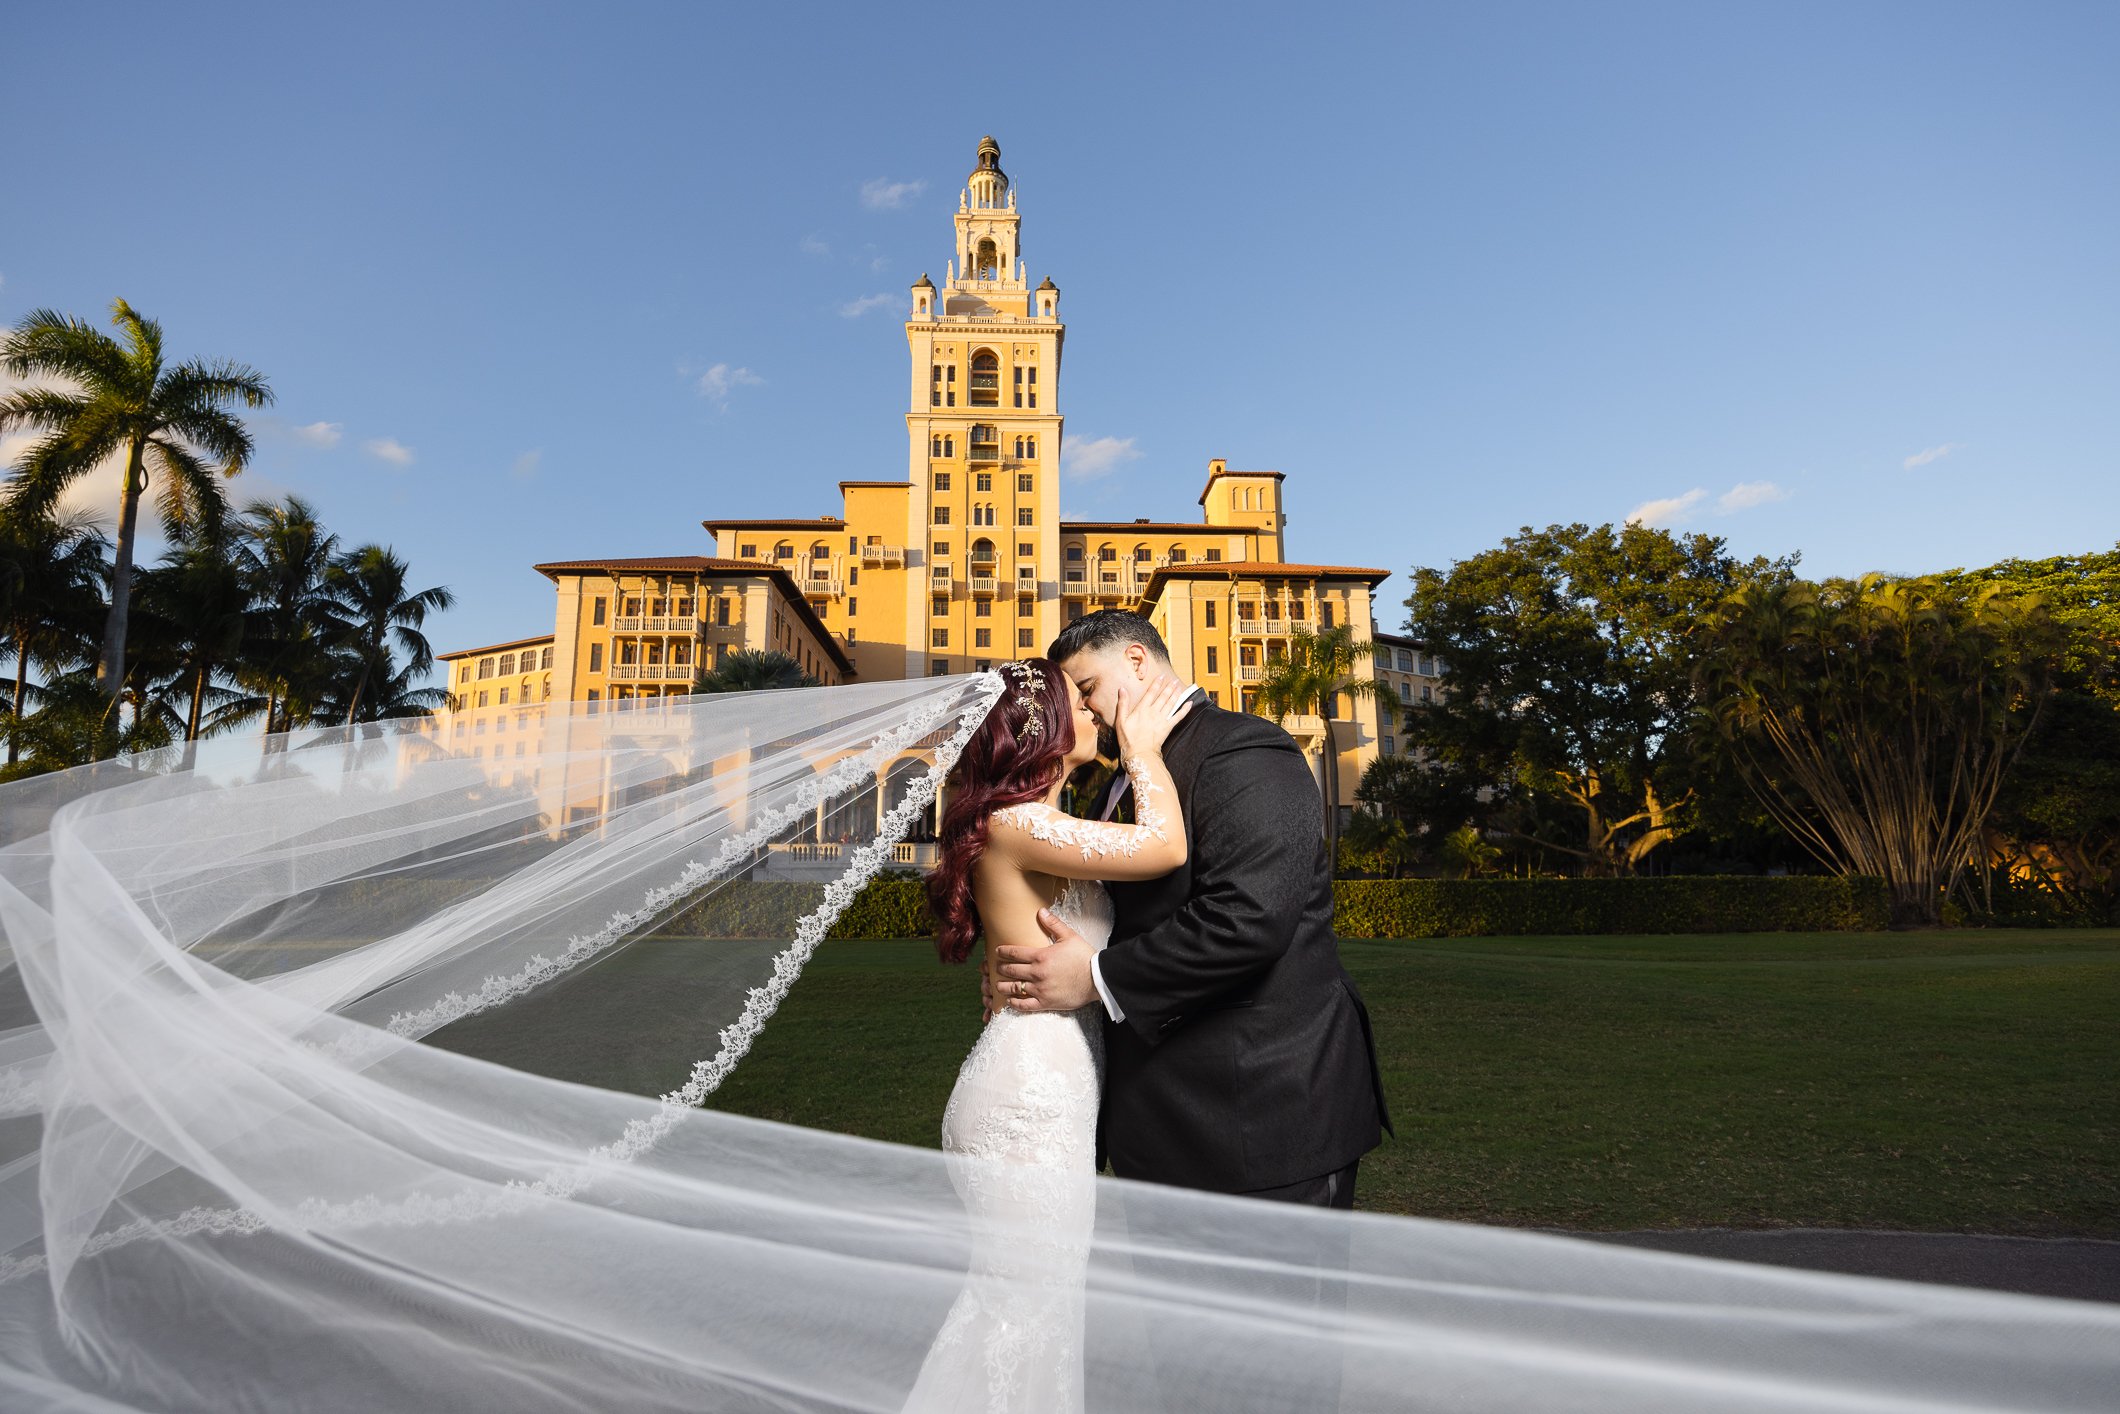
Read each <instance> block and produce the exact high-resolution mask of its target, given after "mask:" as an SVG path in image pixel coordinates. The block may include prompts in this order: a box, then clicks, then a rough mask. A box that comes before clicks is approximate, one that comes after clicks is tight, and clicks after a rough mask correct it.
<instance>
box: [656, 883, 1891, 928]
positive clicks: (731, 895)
mask: <svg viewBox="0 0 2120 1414" xmlns="http://www.w3.org/2000/svg"><path fill="white" fill-rule="evenodd" d="M1332 887H1333V894H1334V903H1335V908H1334V911H1333V929H1334V931H1335V932H1337V933H1338V934H1339V935H1340V936H1341V937H1343V938H1446V937H1464V936H1470V935H1476V934H1483V933H1492V934H1511V933H1759V932H1791V931H1793V932H1814V931H1839V930H1856V929H1882V928H1884V927H1885V926H1886V925H1887V923H1888V920H1889V916H1890V911H1891V910H1890V907H1889V901H1888V899H1887V897H1886V894H1885V888H1884V885H1883V883H1882V882H1880V881H1879V880H1876V879H1840V878H1831V877H1824V876H1813V875H1800V876H1791V877H1787V878H1762V877H1756V876H1745V875H1683V876H1679V877H1674V878H1663V879H1342V880H1340V881H1338V882H1336V883H1335V884H1334V885H1333V886H1332ZM822 902H824V888H823V886H822V885H819V884H793V883H757V884H754V883H733V884H728V885H725V886H723V887H722V888H721V889H719V890H717V891H716V892H715V893H714V894H712V895H711V896H709V897H708V898H705V899H703V900H701V901H700V902H699V903H696V904H694V905H692V906H691V907H690V908H687V909H686V910H684V911H683V912H682V913H679V914H676V915H674V916H673V917H672V918H671V919H670V920H669V921H668V922H666V923H664V924H663V926H662V927H661V928H660V929H659V930H658V931H659V932H662V933H667V934H676V935H680V936H686V937H707V938H784V937H787V936H788V935H789V934H790V932H791V931H792V929H793V925H794V920H795V919H797V918H799V917H801V916H802V915H803V914H805V913H808V912H809V911H810V910H811V909H814V908H816V907H817V906H818V905H819V904H821V903H822ZM934 927H935V920H934V917H933V915H932V914H930V913H929V912H928V906H927V896H926V894H925V893H924V892H923V891H922V889H921V885H920V881H919V880H918V879H904V878H898V879H877V880H874V881H873V882H871V883H870V884H869V886H868V887H867V888H865V889H863V890H862V891H861V894H860V896H859V897H857V898H856V899H855V900H854V903H853V905H852V906H851V907H849V908H848V909H847V911H846V912H845V913H844V914H841V915H840V918H839V921H838V922H837V923H836V924H835V925H833V928H832V932H831V936H832V937H834V938H926V937H931V936H933V934H934Z"/></svg>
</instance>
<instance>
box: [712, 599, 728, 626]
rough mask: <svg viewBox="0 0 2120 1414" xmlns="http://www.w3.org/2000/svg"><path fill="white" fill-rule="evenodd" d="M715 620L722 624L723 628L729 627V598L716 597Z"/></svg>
mask: <svg viewBox="0 0 2120 1414" xmlns="http://www.w3.org/2000/svg"><path fill="white" fill-rule="evenodd" d="M714 622H716V623H718V624H720V625H721V626H722V627H723V628H727V627H728V626H729V601H728V600H726V599H716V600H715V601H714Z"/></svg>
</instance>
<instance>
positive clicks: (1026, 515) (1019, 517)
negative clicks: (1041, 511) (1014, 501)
mask: <svg viewBox="0 0 2120 1414" xmlns="http://www.w3.org/2000/svg"><path fill="white" fill-rule="evenodd" d="M1036 523H1037V517H1036V516H1035V515H1034V514H1033V513H1032V511H1031V508H1030V507H1029V506H1018V507H1016V524H1018V525H1034V524H1036Z"/></svg>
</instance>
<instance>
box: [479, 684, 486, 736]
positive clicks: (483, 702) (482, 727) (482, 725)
mask: <svg viewBox="0 0 2120 1414" xmlns="http://www.w3.org/2000/svg"><path fill="white" fill-rule="evenodd" d="M486 696H487V694H485V693H483V692H482V693H480V694H479V695H478V705H479V706H481V707H483V706H485V705H486ZM478 729H479V730H480V731H484V730H486V724H485V723H484V722H480V723H479V724H478Z"/></svg>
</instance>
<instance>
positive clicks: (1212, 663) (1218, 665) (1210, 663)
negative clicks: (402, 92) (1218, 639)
mask: <svg viewBox="0 0 2120 1414" xmlns="http://www.w3.org/2000/svg"><path fill="white" fill-rule="evenodd" d="M1207 671H1208V672H1209V673H1210V674H1212V673H1219V672H1221V671H1222V660H1221V658H1220V656H1219V655H1218V654H1217V653H1216V652H1215V646H1214V645H1213V644H1212V643H1210V644H1208V645H1207Z"/></svg>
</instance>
